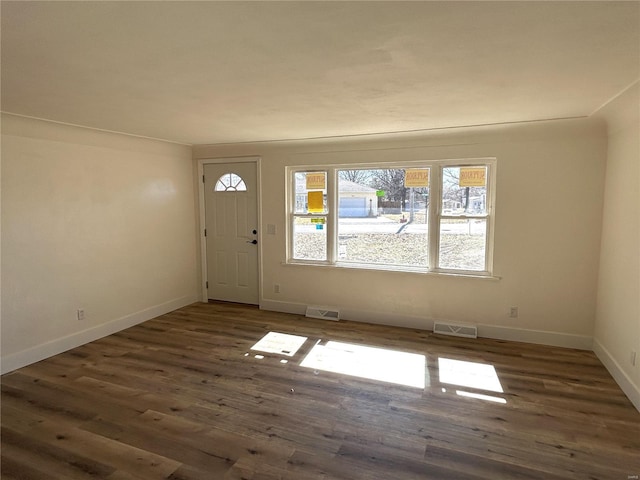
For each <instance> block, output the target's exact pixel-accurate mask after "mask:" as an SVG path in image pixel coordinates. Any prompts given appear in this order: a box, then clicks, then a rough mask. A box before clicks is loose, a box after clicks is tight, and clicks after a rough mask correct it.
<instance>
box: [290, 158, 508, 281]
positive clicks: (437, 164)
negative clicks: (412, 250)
mask: <svg viewBox="0 0 640 480" xmlns="http://www.w3.org/2000/svg"><path fill="white" fill-rule="evenodd" d="M496 164H497V161H496V159H495V158H472V159H455V160H423V161H412V162H384V163H371V164H369V163H367V164H357V165H354V164H339V165H324V166H319V165H313V166H308V165H307V166H291V167H287V168H286V178H287V185H286V187H287V188H286V192H287V193H286V194H287V196H288V198H287V202H286V204H287V261H286V263H287V264H291V265H317V266H328V267H340V268H356V269H370V270H390V271H408V272H416V273H426V274H444V275H456V276H471V277H490V278H495V277H493V249H494V242H493V238H494V227H495V192H496ZM480 166H483V167H486V168H487V185H486V189H487V192H486V196H487V199H486V203H487V205H486V214H480V215H478V214H465V215H445V214H443V213H442V193H441V192H442V175H443V174H442V172H443V169H444V168H445V167H480ZM401 168H404V169H407V168H429V170H430V174H429V175H430V178H429V220H428V222H429V229H428V231H429V234H428V235H429V237H428V243H429V261H428V266H427V267H411V266H400V265H390V264H389V265H385V264H372V263H371V264H370V263H353V262H340V261H339V260H338V259H337V244H338V201H339V200H338V197H339V192H338V191H337V185H338V171H339V170H357V169H363V170H379V169H401ZM298 172H308V173H312V172H326V178H327V213H324V214H318V213H295V200H296V192H295V174H296V173H298ZM318 216H320V217H325V218H326V226H327V233H326V235H327V245H326V249H327V259H326V260H307V259H295V258H293V253H294V227H293V225H294V220H295V218H296V217H301V218H304V217H306V218H312V217H318ZM449 218H452V219H467V220H472V219H483V220H486V237H485V265H484V270H462V269H447V268H441V267H439V266H438V261H439V258H438V256H439V250H440V221H441V220H442V219H449Z"/></svg>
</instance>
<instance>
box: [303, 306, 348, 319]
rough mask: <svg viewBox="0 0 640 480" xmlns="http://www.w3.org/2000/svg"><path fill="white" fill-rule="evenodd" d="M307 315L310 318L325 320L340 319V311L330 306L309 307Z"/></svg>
mask: <svg viewBox="0 0 640 480" xmlns="http://www.w3.org/2000/svg"><path fill="white" fill-rule="evenodd" d="M305 316H307V317H310V318H321V319H323V320H335V321H336V322H337V321H338V320H340V311H338V310H336V309H332V308H330V307H307V313H305Z"/></svg>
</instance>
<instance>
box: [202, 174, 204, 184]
mask: <svg viewBox="0 0 640 480" xmlns="http://www.w3.org/2000/svg"><path fill="white" fill-rule="evenodd" d="M202 183H204V175H202Z"/></svg>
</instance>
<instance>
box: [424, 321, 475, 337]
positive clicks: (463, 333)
mask: <svg viewBox="0 0 640 480" xmlns="http://www.w3.org/2000/svg"><path fill="white" fill-rule="evenodd" d="M433 333H439V334H441V335H452V336H454V337H467V338H478V328H477V327H475V326H473V325H464V324H461V323H449V322H434V323H433Z"/></svg>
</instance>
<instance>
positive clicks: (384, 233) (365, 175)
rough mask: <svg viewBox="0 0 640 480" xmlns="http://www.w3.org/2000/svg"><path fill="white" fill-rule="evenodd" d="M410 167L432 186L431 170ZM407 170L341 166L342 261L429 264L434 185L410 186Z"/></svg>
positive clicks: (409, 264)
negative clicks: (430, 200) (429, 219)
mask: <svg viewBox="0 0 640 480" xmlns="http://www.w3.org/2000/svg"><path fill="white" fill-rule="evenodd" d="M410 170H412V173H413V175H412V178H413V181H414V183H417V184H421V183H420V181H421V179H422V182H423V183H425V184H427V185H428V172H429V170H428V169H426V168H425V169H410ZM406 172H407V169H402V168H395V169H384V170H382V169H380V170H339V171H338V260H339V261H341V262H353V263H367V264H377V265H400V266H415V267H423V268H426V267H428V251H429V247H428V229H427V225H428V224H427V213H428V194H429V188H428V187H406V186H405V176H406ZM424 172H426V173H424ZM416 178H417V180H416Z"/></svg>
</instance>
